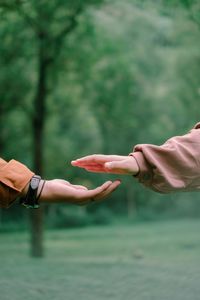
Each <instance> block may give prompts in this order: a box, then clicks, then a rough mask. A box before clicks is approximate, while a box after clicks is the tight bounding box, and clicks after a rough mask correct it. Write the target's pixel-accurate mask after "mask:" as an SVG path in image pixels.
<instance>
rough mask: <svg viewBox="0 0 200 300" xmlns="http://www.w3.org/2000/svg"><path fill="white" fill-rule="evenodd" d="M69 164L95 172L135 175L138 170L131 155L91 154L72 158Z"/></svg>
mask: <svg viewBox="0 0 200 300" xmlns="http://www.w3.org/2000/svg"><path fill="white" fill-rule="evenodd" d="M71 164H72V166H74V167H79V168H83V169H85V170H87V171H89V172H95V173H111V174H122V175H136V174H137V173H138V172H139V167H138V164H137V162H136V160H135V158H134V157H133V156H122V155H103V154H93V155H88V156H85V157H82V158H78V159H76V160H73V161H72V162H71Z"/></svg>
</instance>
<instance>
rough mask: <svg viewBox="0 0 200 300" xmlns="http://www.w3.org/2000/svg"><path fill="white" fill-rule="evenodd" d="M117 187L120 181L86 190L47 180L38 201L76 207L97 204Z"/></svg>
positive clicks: (69, 184) (62, 181)
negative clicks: (67, 204)
mask: <svg viewBox="0 0 200 300" xmlns="http://www.w3.org/2000/svg"><path fill="white" fill-rule="evenodd" d="M119 185H120V180H116V181H114V182H112V181H107V182H105V183H104V184H102V185H101V186H99V187H97V188H95V189H93V190H88V189H87V188H86V187H85V186H82V185H73V184H71V183H70V182H68V181H65V180H62V179H54V180H48V181H46V182H45V185H44V188H43V191H42V194H41V196H40V201H41V202H55V203H58V202H63V203H65V202H69V203H74V204H78V205H84V204H88V203H89V202H93V201H94V202H99V201H100V200H103V199H104V198H105V197H107V196H109V195H110V194H111V193H112V192H113V191H114V190H115V189H116V188H117V187H118V186H119Z"/></svg>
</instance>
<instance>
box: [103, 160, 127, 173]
mask: <svg viewBox="0 0 200 300" xmlns="http://www.w3.org/2000/svg"><path fill="white" fill-rule="evenodd" d="M105 167H106V169H108V170H110V171H115V170H119V169H122V170H123V169H124V164H123V162H121V161H112V162H107V163H105Z"/></svg>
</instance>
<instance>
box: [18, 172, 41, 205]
mask: <svg viewBox="0 0 200 300" xmlns="http://www.w3.org/2000/svg"><path fill="white" fill-rule="evenodd" d="M40 180H41V177H40V176H38V175H34V176H33V177H32V178H31V180H30V183H29V188H28V192H27V194H26V196H25V197H24V198H21V200H20V203H21V204H22V205H24V206H25V207H26V208H38V207H39V204H38V198H37V191H38V187H39V184H40Z"/></svg>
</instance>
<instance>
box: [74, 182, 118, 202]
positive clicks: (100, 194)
mask: <svg viewBox="0 0 200 300" xmlns="http://www.w3.org/2000/svg"><path fill="white" fill-rule="evenodd" d="M120 183H121V181H120V180H116V181H114V182H112V181H107V182H105V183H104V184H102V185H101V186H99V187H97V188H96V189H93V190H88V191H80V194H79V195H78V198H77V204H79V205H84V204H88V203H90V202H91V200H92V199H93V200H94V201H99V200H102V199H104V198H105V197H107V196H109V195H110V194H111V193H112V192H114V190H116V188H117V187H118V186H119V185H120Z"/></svg>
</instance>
